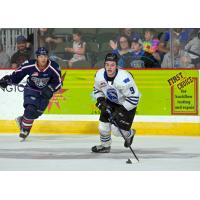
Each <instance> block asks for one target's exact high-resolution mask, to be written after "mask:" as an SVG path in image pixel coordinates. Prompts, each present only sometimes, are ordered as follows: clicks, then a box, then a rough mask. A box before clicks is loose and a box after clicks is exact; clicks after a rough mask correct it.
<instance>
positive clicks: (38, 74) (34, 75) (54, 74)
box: [10, 60, 62, 91]
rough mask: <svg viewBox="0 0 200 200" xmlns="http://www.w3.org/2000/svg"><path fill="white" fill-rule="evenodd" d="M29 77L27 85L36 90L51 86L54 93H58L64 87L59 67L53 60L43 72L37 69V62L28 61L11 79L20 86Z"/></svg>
mask: <svg viewBox="0 0 200 200" xmlns="http://www.w3.org/2000/svg"><path fill="white" fill-rule="evenodd" d="M27 75H28V79H27V85H28V86H29V87H31V88H34V89H42V88H44V87H45V86H47V85H50V87H51V88H53V89H54V91H57V90H59V89H60V87H61V85H62V81H61V72H60V69H59V65H58V64H57V63H56V62H54V61H51V60H49V63H48V66H47V67H46V68H45V69H44V70H43V71H41V70H40V69H39V68H38V67H37V61H36V60H29V61H26V62H24V63H23V64H22V65H21V66H20V67H19V68H18V69H16V70H15V71H14V72H13V73H12V74H11V75H10V78H11V81H12V83H14V84H18V83H19V82H20V81H21V80H22V79H23V78H24V77H25V76H27Z"/></svg>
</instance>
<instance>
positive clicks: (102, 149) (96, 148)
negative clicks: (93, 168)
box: [92, 145, 111, 153]
mask: <svg viewBox="0 0 200 200" xmlns="http://www.w3.org/2000/svg"><path fill="white" fill-rule="evenodd" d="M110 149H111V147H110V146H108V147H104V146H103V145H96V146H93V147H92V152H94V153H109V152H110Z"/></svg>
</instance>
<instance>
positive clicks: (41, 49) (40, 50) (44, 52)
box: [35, 47, 49, 56]
mask: <svg viewBox="0 0 200 200" xmlns="http://www.w3.org/2000/svg"><path fill="white" fill-rule="evenodd" d="M48 53H49V52H48V50H47V49H46V48H45V47H39V48H38V49H37V51H36V52H35V54H36V55H37V56H40V55H48Z"/></svg>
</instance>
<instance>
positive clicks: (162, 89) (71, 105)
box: [46, 69, 199, 115]
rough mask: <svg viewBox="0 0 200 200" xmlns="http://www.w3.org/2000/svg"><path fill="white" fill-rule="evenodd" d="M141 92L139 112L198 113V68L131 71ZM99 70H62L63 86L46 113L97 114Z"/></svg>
mask: <svg viewBox="0 0 200 200" xmlns="http://www.w3.org/2000/svg"><path fill="white" fill-rule="evenodd" d="M128 71H130V72H131V73H132V74H133V76H134V79H135V82H136V84H137V86H138V88H139V90H140V93H141V100H140V103H139V106H138V109H137V115H185V114H186V115H187V114H189V115H199V103H198V99H199V96H198V95H199V94H198V88H199V71H198V70H128ZM95 73H96V70H94V69H92V70H86V69H85V70H63V71H62V79H63V87H62V89H61V90H60V91H59V92H58V93H57V94H55V95H54V97H53V98H52V99H51V101H50V103H49V105H48V109H47V110H46V114H98V113H99V111H98V109H97V108H96V107H95V100H94V99H93V96H92V90H93V84H94V75H95Z"/></svg>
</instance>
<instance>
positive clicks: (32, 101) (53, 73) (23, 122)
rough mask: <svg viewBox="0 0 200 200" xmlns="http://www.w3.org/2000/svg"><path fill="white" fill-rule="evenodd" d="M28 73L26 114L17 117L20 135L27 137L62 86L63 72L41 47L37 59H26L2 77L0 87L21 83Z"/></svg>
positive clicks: (25, 96) (25, 92) (25, 94)
mask: <svg viewBox="0 0 200 200" xmlns="http://www.w3.org/2000/svg"><path fill="white" fill-rule="evenodd" d="M27 75H28V78H27V84H26V86H25V88H24V114H23V116H19V117H18V118H17V119H16V122H17V124H18V126H19V128H20V134H19V136H20V137H21V138H23V139H25V138H26V137H27V136H28V135H29V133H30V130H31V128H32V125H33V122H34V120H35V119H37V118H38V117H39V116H41V115H42V114H43V112H44V111H45V109H46V107H47V105H48V103H49V100H50V99H51V97H52V96H53V94H54V93H55V92H56V91H58V90H59V89H60V88H61V85H62V81H61V72H60V69H59V65H58V64H57V63H56V62H54V61H51V60H50V59H49V57H48V51H47V49H45V48H44V47H39V48H38V49H37V51H36V59H35V60H29V61H25V62H24V63H23V64H22V65H21V66H20V67H19V68H17V69H16V70H15V71H14V72H13V73H12V74H11V75H6V76H4V77H3V78H2V79H0V87H1V88H2V89H5V88H6V87H7V86H8V85H12V84H14V85H16V84H19V83H20V82H21V81H22V79H23V78H24V77H25V76H27Z"/></svg>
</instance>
